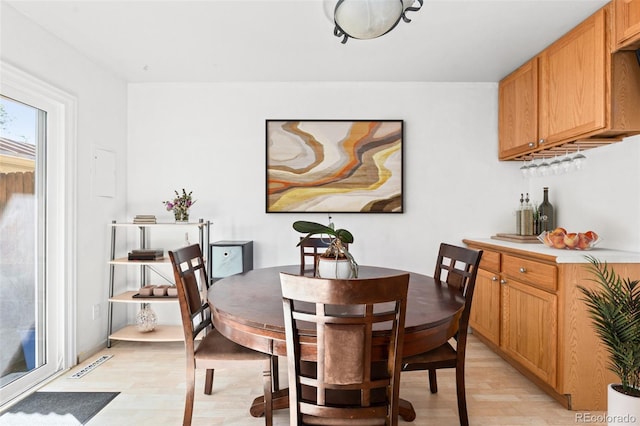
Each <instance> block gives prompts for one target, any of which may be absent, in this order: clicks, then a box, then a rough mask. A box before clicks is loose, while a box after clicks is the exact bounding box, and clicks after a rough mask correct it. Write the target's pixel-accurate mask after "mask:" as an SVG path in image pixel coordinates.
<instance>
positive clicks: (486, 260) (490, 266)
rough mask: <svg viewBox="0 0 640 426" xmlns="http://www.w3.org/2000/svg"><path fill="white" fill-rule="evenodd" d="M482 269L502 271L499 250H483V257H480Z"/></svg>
mask: <svg viewBox="0 0 640 426" xmlns="http://www.w3.org/2000/svg"><path fill="white" fill-rule="evenodd" d="M480 269H485V270H487V271H491V272H500V253H498V252H497V251H489V250H483V251H482V258H481V259H480Z"/></svg>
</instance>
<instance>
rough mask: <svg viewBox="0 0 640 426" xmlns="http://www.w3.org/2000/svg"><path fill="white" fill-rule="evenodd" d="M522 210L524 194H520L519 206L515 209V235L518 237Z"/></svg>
mask: <svg viewBox="0 0 640 426" xmlns="http://www.w3.org/2000/svg"><path fill="white" fill-rule="evenodd" d="M523 208H524V194H520V205H519V206H518V208H517V209H516V235H520V228H521V226H522V225H521V223H522V220H521V218H522V209H523Z"/></svg>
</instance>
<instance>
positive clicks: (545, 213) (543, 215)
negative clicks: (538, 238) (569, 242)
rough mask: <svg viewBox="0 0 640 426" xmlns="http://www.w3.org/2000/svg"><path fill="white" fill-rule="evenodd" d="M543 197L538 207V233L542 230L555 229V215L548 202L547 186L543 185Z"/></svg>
mask: <svg viewBox="0 0 640 426" xmlns="http://www.w3.org/2000/svg"><path fill="white" fill-rule="evenodd" d="M543 190H544V199H543V200H542V204H540V207H538V220H539V223H540V228H539V231H540V233H542V232H544V231H553V230H554V229H556V215H555V212H554V211H553V206H552V205H551V203H550V202H549V188H547V187H544V188H543Z"/></svg>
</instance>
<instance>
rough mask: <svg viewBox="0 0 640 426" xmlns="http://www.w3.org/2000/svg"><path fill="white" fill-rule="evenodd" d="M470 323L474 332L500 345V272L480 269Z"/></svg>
mask: <svg viewBox="0 0 640 426" xmlns="http://www.w3.org/2000/svg"><path fill="white" fill-rule="evenodd" d="M469 324H470V325H471V328H473V331H474V333H478V334H481V335H482V336H484V337H486V338H487V339H489V340H490V341H491V342H493V343H495V344H496V346H498V345H500V280H499V276H498V274H496V273H494V272H489V271H486V270H484V269H479V270H478V276H477V277H476V287H475V290H474V292H473V302H472V304H471V316H470V318H469Z"/></svg>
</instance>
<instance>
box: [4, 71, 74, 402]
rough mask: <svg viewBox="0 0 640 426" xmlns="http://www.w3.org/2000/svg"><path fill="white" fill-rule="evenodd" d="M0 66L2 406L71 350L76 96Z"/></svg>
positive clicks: (62, 362) (65, 362) (62, 363)
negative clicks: (0, 82) (0, 83)
mask: <svg viewBox="0 0 640 426" xmlns="http://www.w3.org/2000/svg"><path fill="white" fill-rule="evenodd" d="M0 65H1V66H0V79H1V81H2V86H1V87H0V407H1V406H2V405H4V404H5V403H7V402H9V401H11V400H12V399H13V398H15V397H17V396H19V395H20V394H22V393H24V392H25V391H27V390H29V389H32V388H33V387H34V386H36V385H37V384H39V383H41V382H43V381H44V380H46V379H48V378H49V377H51V376H52V375H54V374H55V373H56V372H59V371H61V370H63V369H65V368H68V367H70V366H71V365H72V360H74V359H75V356H76V353H75V337H74V333H73V330H74V328H75V316H74V306H75V305H74V303H73V302H74V294H75V292H74V290H75V273H74V268H75V261H74V259H75V243H74V241H75V184H74V177H75V170H76V169H75V161H74V160H75V157H74V155H75V154H74V153H75V130H74V129H75V117H76V100H75V98H74V97H72V96H70V95H68V94H67V93H65V92H63V91H61V90H59V89H57V88H55V87H53V86H51V85H49V84H47V83H46V82H43V81H42V80H39V79H36V78H34V77H32V76H31V75H29V74H27V73H25V72H23V71H21V70H19V69H17V68H15V67H13V66H11V65H9V64H7V63H5V62H2V61H0Z"/></svg>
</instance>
